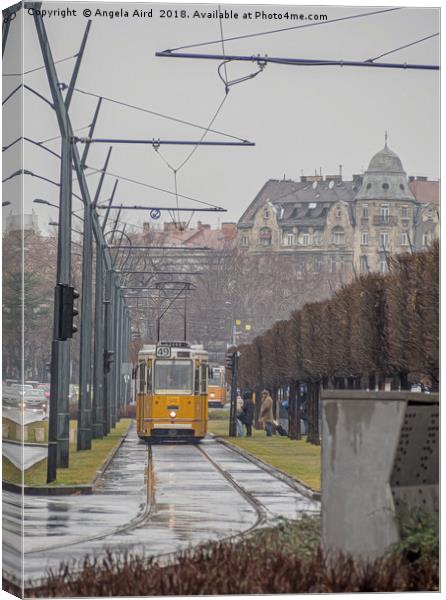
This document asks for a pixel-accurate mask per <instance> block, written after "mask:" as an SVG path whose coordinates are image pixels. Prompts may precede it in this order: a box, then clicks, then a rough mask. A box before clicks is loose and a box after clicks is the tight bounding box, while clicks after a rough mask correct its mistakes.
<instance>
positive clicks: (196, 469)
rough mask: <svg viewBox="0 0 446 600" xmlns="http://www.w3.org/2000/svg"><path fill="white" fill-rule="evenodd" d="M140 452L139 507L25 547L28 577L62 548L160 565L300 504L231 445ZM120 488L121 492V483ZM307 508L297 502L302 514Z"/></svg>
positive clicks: (38, 574) (243, 533)
mask: <svg viewBox="0 0 446 600" xmlns="http://www.w3.org/2000/svg"><path fill="white" fill-rule="evenodd" d="M141 451H142V453H141V454H140V456H145V460H146V464H145V467H144V468H145V473H144V476H143V480H142V483H143V486H142V487H141V488H140V490H141V500H142V499H143V498H145V506H144V507H143V508H142V510H141V512H139V513H138V514H137V515H136V516H135V517H134V518H132V519H130V520H129V521H128V522H126V523H123V524H121V525H119V526H116V527H114V528H113V529H111V530H108V531H104V530H103V531H102V532H99V533H97V534H96V535H89V536H88V535H86V536H85V537H82V538H77V539H75V538H71V540H67V542H66V543H61V542H59V543H57V544H52V545H48V546H42V545H39V547H38V548H33V549H32V550H29V551H28V552H26V553H25V556H26V557H27V558H28V559H29V560H31V561H32V563H33V565H34V566H33V567H31V564H30V566H29V568H30V570H32V571H33V575H31V580H32V581H34V582H36V580H38V579H39V580H41V578H42V577H43V572H44V570H45V571H46V570H47V569H48V568H52V569H55V568H57V565H58V564H59V562H60V560H61V558H59V557H58V552H59V551H60V550H67V551H68V554H71V555H72V558H73V559H74V558H76V560H77V561H79V563H78V564H80V562H81V561H82V557H85V556H88V555H89V556H101V555H102V554H103V553H104V552H109V551H112V552H118V553H121V552H122V553H127V552H133V553H136V554H141V555H147V556H150V557H151V558H152V559H155V560H157V561H159V562H160V564H169V563H170V562H171V561H175V560H176V558H178V555H179V553H180V554H181V553H183V552H187V551H191V550H193V549H196V548H200V547H202V546H204V545H206V544H208V543H211V542H215V543H219V542H230V541H237V540H243V539H248V538H249V537H250V536H251V535H252V534H253V533H254V532H255V531H257V530H259V529H262V528H264V527H265V526H268V525H269V524H273V523H274V521H275V518H276V516H278V515H279V516H280V514H285V518H288V517H287V512H286V510H285V511H284V512H283V513H281V512H280V510H282V509H281V506H285V505H286V506H290V502H291V505H292V504H293V502H295V503H296V506H298V508H297V511H299V510H300V506H301V505H300V502H301V499H300V496H301V495H300V494H299V493H298V492H296V490H294V492H295V495H294V498H293V496H289V495H288V493H287V492H285V496H282V494H283V489H282V488H280V485H279V486H277V484H278V482H279V480H278V479H277V478H275V477H274V476H273V475H271V474H269V477H268V480H265V475H268V474H267V473H265V472H264V471H263V470H261V469H258V468H256V467H255V466H254V470H253V469H252V465H251V468H247V465H246V462H247V461H246V459H241V457H240V456H239V455H237V454H236V453H233V452H231V451H230V450H227V451H225V452H223V453H222V452H221V448H220V445H219V444H216V442H213V441H212V440H207V443H206V442H205V443H202V444H201V445H199V446H195V445H187V446H185V447H184V448H182V447H181V446H180V445H179V444H156V445H153V446H152V445H148V446H147V447H146V448H141ZM134 456H135V458H136V457H137V456H138V455H137V454H135V455H134ZM132 464H133V465H135V463H132ZM170 465H172V467H171V466H170ZM206 465H207V466H206ZM135 466H137V465H135ZM119 469H120V463H119V462H118V464H117V465H115V466H114V470H115V474H114V476H112V477H111V478H110V476H108V481H107V483H106V485H105V489H106V490H107V492H103V491H102V492H99V493H98V498H100V499H101V500H103V502H104V506H103V508H104V510H105V511H106V508H107V497H109V496H108V490H110V489H112V485H113V482H114V481H115V476H116V473H118V474H119V473H120V471H119ZM259 471H262V473H260V472H259ZM139 477H140V478H141V475H140V476H139ZM276 479H277V481H276ZM131 481H133V479H132V480H131ZM282 486H283V482H282ZM286 487H287V486H286ZM272 488H274V489H272ZM279 488H280V489H279ZM130 489H131V488H129V491H130ZM121 493H123V494H124V497H125V494H126V492H125V488H122V489H121ZM237 498H239V500H238V499H237ZM222 499H223V500H222ZM219 500H220V503H219ZM221 502H223V504H221ZM280 502H282V505H280ZM223 506H224V507H225V509H224V510H222V508H223ZM231 507H234V510H233V509H232V508H231ZM292 510H293V511H296V508H292ZM305 510H306V508H305V507H303V508H302V512H303V511H305ZM310 510H311V508H310ZM290 514H291V513H290ZM293 514H295V513H293ZM289 518H296V517H293V516H290V517H289ZM41 560H42V561H43V564H42V570H40V569H39V563H40V562H41Z"/></svg>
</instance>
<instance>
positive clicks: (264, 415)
mask: <svg viewBox="0 0 446 600" xmlns="http://www.w3.org/2000/svg"><path fill="white" fill-rule="evenodd" d="M261 400H262V403H261V405H260V414H259V423H260V425H261V426H262V427H263V428H264V429H265V432H266V436H267V437H271V436H272V435H273V425H274V415H273V399H272V398H271V396H270V393H269V391H268V390H263V392H262V396H261Z"/></svg>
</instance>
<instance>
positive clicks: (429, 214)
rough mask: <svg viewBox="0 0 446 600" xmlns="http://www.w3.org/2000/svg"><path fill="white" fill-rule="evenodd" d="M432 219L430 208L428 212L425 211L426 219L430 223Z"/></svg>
mask: <svg viewBox="0 0 446 600" xmlns="http://www.w3.org/2000/svg"><path fill="white" fill-rule="evenodd" d="M432 217H433V212H432V208H429V210H428V211H427V218H428V220H429V221H432Z"/></svg>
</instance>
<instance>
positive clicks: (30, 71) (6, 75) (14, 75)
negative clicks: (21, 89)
mask: <svg viewBox="0 0 446 600" xmlns="http://www.w3.org/2000/svg"><path fill="white" fill-rule="evenodd" d="M77 56H78V53H76V54H73V56H67V57H66V58H61V59H60V60H55V61H54V64H55V65H57V64H59V63H63V62H65V61H67V60H72V59H73V58H77ZM44 68H45V65H41V66H40V67H35V68H34V69H29V70H28V71H24V72H23V73H3V74H2V77H22V76H23V75H29V74H30V73H35V72H36V71H40V70H42V69H44Z"/></svg>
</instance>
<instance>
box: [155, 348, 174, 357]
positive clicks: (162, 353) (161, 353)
mask: <svg viewBox="0 0 446 600" xmlns="http://www.w3.org/2000/svg"><path fill="white" fill-rule="evenodd" d="M156 356H157V357H158V358H170V356H171V349H170V346H158V348H157V349H156Z"/></svg>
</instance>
